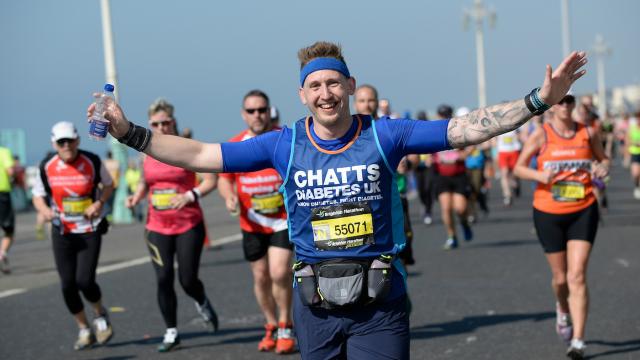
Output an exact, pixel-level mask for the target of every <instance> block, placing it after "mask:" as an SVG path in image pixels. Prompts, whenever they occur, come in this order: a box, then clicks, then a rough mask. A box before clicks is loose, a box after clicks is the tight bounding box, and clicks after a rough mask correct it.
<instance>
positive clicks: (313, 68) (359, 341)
mask: <svg viewBox="0 0 640 360" xmlns="http://www.w3.org/2000/svg"><path fill="white" fill-rule="evenodd" d="M298 58H299V60H300V65H301V66H300V67H301V70H300V88H299V90H298V92H299V96H300V100H301V101H302V103H303V104H304V105H306V106H307V108H308V109H309V111H310V113H311V115H310V116H307V117H305V118H302V119H300V120H299V121H297V122H296V123H295V124H294V125H293V126H292V127H291V128H287V127H285V128H284V129H282V131H280V132H269V133H266V134H263V135H260V136H257V137H254V138H252V139H249V140H247V141H243V142H238V143H225V144H204V143H200V142H197V141H193V140H189V139H183V138H178V137H173V136H165V135H153V136H152V135H151V132H150V131H149V130H148V129H145V128H143V127H140V126H137V125H135V124H132V123H130V122H129V121H128V120H127V119H126V117H125V116H124V113H123V112H122V110H121V108H120V107H119V106H118V105H117V104H114V103H109V104H108V105H107V111H106V112H105V116H106V118H107V119H108V120H109V121H110V132H111V134H112V135H113V136H114V137H115V138H116V139H119V141H120V142H122V143H124V144H126V145H128V146H130V147H133V148H134V149H136V150H138V151H143V152H145V153H146V154H148V155H150V156H152V157H154V158H156V159H158V160H160V161H163V162H165V163H168V164H171V165H174V166H180V167H184V168H188V169H191V170H194V171H199V172H205V171H210V172H221V171H224V172H248V171H255V170H259V169H264V168H269V167H273V168H275V169H276V171H278V173H279V174H280V176H281V177H282V179H283V181H284V183H283V186H282V188H281V191H282V193H283V196H284V199H285V204H286V209H287V212H288V215H289V219H288V221H289V232H290V240H291V242H293V243H294V244H295V255H296V260H297V262H296V265H295V272H296V279H295V281H294V283H295V284H296V286H295V287H296V289H295V294H294V296H293V298H294V324H295V327H296V329H295V330H296V332H297V336H298V342H299V347H300V353H301V355H302V358H304V359H321V358H322V359H324V358H345V357H349V358H357V359H360V358H366V359H381V358H394V359H406V358H408V357H409V319H408V316H407V314H406V311H405V301H406V296H405V284H404V279H403V277H404V269H403V267H402V264H401V263H400V262H399V261H397V259H396V258H395V257H396V255H397V254H398V253H399V252H400V251H401V250H402V249H403V248H404V245H405V240H404V233H403V231H402V230H403V229H402V217H401V215H402V206H401V203H400V201H399V194H398V189H397V184H396V183H395V177H394V175H395V169H396V168H397V167H398V164H399V162H400V160H401V159H402V158H403V157H404V156H405V155H407V154H412V153H418V154H421V153H432V152H436V151H441V150H445V149H450V148H461V147H464V146H467V145H472V144H477V143H481V142H484V141H486V140H488V139H490V138H491V137H494V136H496V135H498V134H500V133H503V132H506V131H509V130H512V129H515V128H517V127H519V126H520V125H522V124H524V123H525V122H526V121H527V120H528V119H529V118H531V117H532V116H533V115H534V114H539V113H542V112H544V111H545V110H546V109H548V107H549V105H552V104H555V103H557V102H558V101H560V99H562V97H563V96H564V95H565V94H566V93H567V91H568V90H569V88H570V86H571V84H573V82H574V81H576V80H577V79H578V78H580V77H581V76H582V75H584V73H585V71H584V70H580V69H581V67H582V66H583V65H584V64H585V63H586V55H585V53H576V52H574V53H572V54H571V55H569V56H568V57H567V58H566V59H565V60H564V61H563V62H562V63H561V64H560V66H559V67H558V68H557V69H556V70H555V71H554V72H553V73H552V71H551V67H550V66H548V67H547V71H546V76H545V80H544V83H543V85H542V87H541V88H539V89H535V90H533V91H532V92H531V93H530V94H528V95H526V96H525V98H524V99H520V100H515V101H511V102H506V103H502V104H499V105H495V106H491V107H488V108H483V109H479V110H476V111H473V112H471V113H469V114H467V115H465V116H462V117H454V118H451V119H445V120H439V121H428V122H425V121H413V120H409V119H399V120H393V121H390V120H389V118H388V117H382V118H381V119H378V120H376V121H372V119H371V117H370V116H360V115H352V114H351V112H350V106H349V96H351V95H353V94H354V91H355V89H356V81H355V78H353V77H352V76H351V75H350V73H349V70H348V68H347V65H346V62H345V60H344V58H343V56H342V53H341V49H340V47H339V46H338V45H336V44H332V43H328V42H317V43H315V44H313V45H311V46H309V47H306V48H303V49H301V50H300V51H299V53H298ZM94 109H95V105H91V106H90V107H89V109H88V115H89V116H90V115H92V113H93V110H94ZM372 280H374V281H372Z"/></svg>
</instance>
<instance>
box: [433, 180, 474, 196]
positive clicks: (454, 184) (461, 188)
mask: <svg viewBox="0 0 640 360" xmlns="http://www.w3.org/2000/svg"><path fill="white" fill-rule="evenodd" d="M434 190H435V194H436V196H440V194H442V193H444V192H450V193H456V194H460V195H463V196H464V197H467V198H468V197H469V195H470V194H471V184H470V183H469V179H468V178H467V174H460V175H455V176H442V175H438V176H436V177H435V184H434Z"/></svg>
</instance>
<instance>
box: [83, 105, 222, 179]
mask: <svg viewBox="0 0 640 360" xmlns="http://www.w3.org/2000/svg"><path fill="white" fill-rule="evenodd" d="M95 95H97V94H95ZM94 109H95V103H93V104H91V105H90V106H89V108H88V109H87V117H88V118H91V115H92V114H93V111H94ZM104 117H105V118H106V119H107V120H109V122H110V124H109V133H110V134H111V135H112V136H113V137H115V138H116V139H120V138H122V137H123V136H125V135H126V134H127V131H129V127H130V126H131V123H130V122H129V121H128V120H127V117H126V116H125V115H124V112H123V111H122V108H120V106H119V105H118V104H116V103H115V102H111V101H110V102H108V103H107V107H106V111H105V113H104ZM144 152H145V153H146V154H147V155H149V156H151V157H152V158H154V159H157V160H159V161H162V162H163V163H166V164H169V165H173V166H177V167H181V168H185V169H189V170H191V171H195V172H201V173H204V172H220V171H222V151H221V150H220V144H205V143H202V142H199V141H195V140H191V139H186V138H183V137H180V136H173V135H162V134H154V135H153V136H152V137H151V141H150V142H149V144H148V145H147V147H146V148H145V149H144Z"/></svg>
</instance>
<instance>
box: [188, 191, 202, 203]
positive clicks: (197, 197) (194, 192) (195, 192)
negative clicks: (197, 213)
mask: <svg viewBox="0 0 640 360" xmlns="http://www.w3.org/2000/svg"><path fill="white" fill-rule="evenodd" d="M194 189H196V188H193V189H191V190H189V191H191V193H192V194H193V197H194V198H195V199H196V201H197V200H198V199H200V194H198V192H197V191H195V190H194Z"/></svg>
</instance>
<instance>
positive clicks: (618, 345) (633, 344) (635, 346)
mask: <svg viewBox="0 0 640 360" xmlns="http://www.w3.org/2000/svg"><path fill="white" fill-rule="evenodd" d="M587 344H588V345H602V346H607V347H610V348H613V349H611V350H607V351H603V352H601V353H597V354H589V356H587V357H586V358H585V359H596V358H600V357H607V356H610V355H615V354H624V353H630V352H634V351H640V339H637V340H630V341H605V340H589V341H587Z"/></svg>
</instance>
